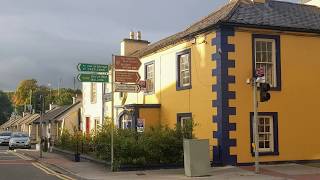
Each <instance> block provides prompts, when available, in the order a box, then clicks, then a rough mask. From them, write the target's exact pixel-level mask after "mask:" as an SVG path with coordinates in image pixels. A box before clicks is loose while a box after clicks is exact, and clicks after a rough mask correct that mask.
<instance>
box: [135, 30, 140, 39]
mask: <svg viewBox="0 0 320 180" xmlns="http://www.w3.org/2000/svg"><path fill="white" fill-rule="evenodd" d="M136 38H137V40H141V31H138V32H137V35H136Z"/></svg>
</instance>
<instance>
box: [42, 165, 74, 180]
mask: <svg viewBox="0 0 320 180" xmlns="http://www.w3.org/2000/svg"><path fill="white" fill-rule="evenodd" d="M36 165H37V166H39V169H42V170H43V169H44V171H45V172H48V173H50V174H51V175H54V176H57V177H58V178H60V179H63V180H74V179H73V178H71V177H69V176H67V175H64V174H59V173H57V172H55V171H53V170H51V169H49V168H48V167H46V166H44V165H43V164H40V163H37V164H36Z"/></svg>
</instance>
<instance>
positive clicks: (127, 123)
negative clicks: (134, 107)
mask: <svg viewBox="0 0 320 180" xmlns="http://www.w3.org/2000/svg"><path fill="white" fill-rule="evenodd" d="M119 127H120V128H122V129H129V128H133V117H132V114H131V113H130V112H129V111H126V110H125V111H124V112H123V113H122V114H121V115H120V117H119Z"/></svg>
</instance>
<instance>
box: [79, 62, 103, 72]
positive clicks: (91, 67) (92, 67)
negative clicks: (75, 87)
mask: <svg viewBox="0 0 320 180" xmlns="http://www.w3.org/2000/svg"><path fill="white" fill-rule="evenodd" d="M78 70H79V71H84V72H108V70H109V66H108V65H105V64H85V63H79V64H78Z"/></svg>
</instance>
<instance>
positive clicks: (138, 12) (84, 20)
mask: <svg viewBox="0 0 320 180" xmlns="http://www.w3.org/2000/svg"><path fill="white" fill-rule="evenodd" d="M227 1H228V0H161V1H156V0H90V1H89V0H55V1H52V0H28V1H15V0H1V6H0V27H1V28H0V89H2V90H14V89H15V88H16V86H17V84H18V82H19V81H20V80H23V79H27V78H36V79H37V80H38V81H39V83H40V84H44V85H45V84H48V83H51V84H52V86H53V87H56V86H57V83H58V81H59V79H60V78H62V79H63V85H64V86H67V87H72V86H73V77H74V76H75V75H76V74H77V71H76V65H77V63H79V62H88V63H109V62H110V59H111V54H117V53H119V50H120V42H121V40H122V39H123V38H125V37H128V34H129V31H131V30H134V31H137V30H140V31H142V36H143V38H144V39H147V40H149V41H152V42H154V41H157V40H160V39H161V38H164V37H166V36H169V35H171V34H174V33H176V32H178V31H181V30H183V29H185V28H186V27H187V26H188V25H190V24H192V23H193V22H195V21H196V20H198V19H200V18H201V17H203V16H206V15H207V14H209V13H210V12H212V11H213V10H214V9H217V8H218V7H219V6H221V5H223V4H224V3H226V2H227Z"/></svg>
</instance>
